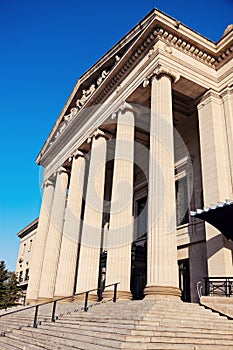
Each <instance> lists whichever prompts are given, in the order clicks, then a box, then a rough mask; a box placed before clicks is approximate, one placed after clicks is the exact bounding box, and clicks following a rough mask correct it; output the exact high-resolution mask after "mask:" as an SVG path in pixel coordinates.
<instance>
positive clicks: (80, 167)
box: [55, 152, 85, 297]
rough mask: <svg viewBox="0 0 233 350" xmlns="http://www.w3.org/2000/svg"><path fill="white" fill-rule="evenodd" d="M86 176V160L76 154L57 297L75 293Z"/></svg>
mask: <svg viewBox="0 0 233 350" xmlns="http://www.w3.org/2000/svg"><path fill="white" fill-rule="evenodd" d="M84 176H85V158H84V155H83V154H82V153H81V152H76V155H75V156H74V158H73V161H72V170H71V177H70V186H69V195H68V200H67V206H66V212H65V222H64V229H63V235H62V243H61V250H60V257H59V264H58V272H57V279H56V286H55V296H57V297H62V296H70V295H72V294H73V293H74V285H75V278H76V264H77V258H78V244H79V243H80V229H81V211H82V200H83V185H84Z"/></svg>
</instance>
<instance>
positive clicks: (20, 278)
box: [19, 271, 23, 282]
mask: <svg viewBox="0 0 233 350" xmlns="http://www.w3.org/2000/svg"><path fill="white" fill-rule="evenodd" d="M19 282H23V271H20V272H19Z"/></svg>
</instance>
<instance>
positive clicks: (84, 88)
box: [37, 10, 232, 164]
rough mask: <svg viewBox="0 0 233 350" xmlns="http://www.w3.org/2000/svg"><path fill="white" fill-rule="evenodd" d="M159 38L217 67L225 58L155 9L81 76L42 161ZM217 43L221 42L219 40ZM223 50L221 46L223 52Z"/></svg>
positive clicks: (210, 44)
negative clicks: (79, 119)
mask: <svg viewBox="0 0 233 350" xmlns="http://www.w3.org/2000/svg"><path fill="white" fill-rule="evenodd" d="M157 38H159V39H160V40H162V41H164V42H165V43H166V44H167V45H169V46H171V47H172V46H175V47H176V48H177V49H179V50H183V51H184V52H185V53H186V54H189V55H191V56H192V57H194V58H195V59H197V60H201V61H202V62H204V63H205V64H207V65H210V66H212V67H213V68H216V67H217V65H218V64H219V62H220V61H221V60H222V58H221V59H219V57H218V52H217V46H216V44H215V43H213V42H212V41H210V40H208V39H206V38H204V37H202V36H201V35H200V34H198V33H196V32H194V31H193V30H191V29H189V28H187V27H186V26H184V25H182V24H181V23H180V22H178V21H177V20H175V19H174V18H171V17H169V16H167V15H165V14H163V13H162V12H160V11H158V10H153V11H151V12H150V13H149V14H148V15H147V16H146V17H145V18H144V19H143V20H142V21H141V22H140V23H138V24H137V25H136V26H135V27H134V28H133V29H132V30H131V31H130V32H129V33H128V34H126V35H125V36H124V37H123V38H122V39H121V40H120V41H119V42H118V43H117V44H116V45H115V46H114V47H113V48H112V49H111V50H109V51H108V52H107V53H106V54H105V55H104V56H103V57H102V58H101V59H100V60H99V61H98V62H97V63H96V64H94V65H93V66H92V67H91V68H90V69H89V70H88V71H87V72H86V73H85V74H83V75H82V76H81V77H80V78H79V80H78V82H77V84H76V85H75V87H74V89H73V91H72V93H71V95H70V97H69V99H68V101H67V102H66V104H65V106H64V108H63V110H62V112H61V114H60V116H59V117H58V119H57V121H56V123H55V125H54V127H53V129H52V131H51V133H50V135H49V137H48V139H47V140H46V142H45V144H44V146H43V148H42V150H41V152H40V154H39V156H38V158H37V163H38V164H40V159H41V158H42V157H43V155H44V154H45V153H46V151H47V150H48V148H50V147H52V145H53V144H54V143H56V140H57V139H58V138H59V137H60V135H61V134H62V133H63V132H64V131H65V129H66V127H67V125H68V124H69V123H71V121H72V120H73V119H74V118H78V116H79V113H80V112H81V111H82V110H83V109H85V108H86V107H88V106H90V105H96V104H99V103H102V102H103V101H104V99H106V98H107V96H109V94H110V93H111V92H112V91H113V90H114V89H117V86H119V84H120V82H121V81H122V79H124V77H125V75H126V74H128V72H129V70H130V69H131V68H132V67H133V66H134V65H135V64H137V62H138V60H139V59H141V57H142V56H143V54H145V53H146V52H148V51H149V50H150V49H151V48H153V44H154V43H155V40H156V39H157ZM224 40H225V39H224ZM217 45H218V46H219V42H218V43H217ZM224 46H225V45H224ZM228 46H229V45H228ZM225 47H226V46H225ZM152 51H153V49H152ZM222 51H223V49H222V48H221V55H222ZM227 52H228V56H229V53H230V56H232V50H231V49H230V51H229V49H228V51H227ZM221 57H222V56H221Z"/></svg>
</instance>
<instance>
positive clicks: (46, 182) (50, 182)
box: [42, 178, 55, 188]
mask: <svg viewBox="0 0 233 350" xmlns="http://www.w3.org/2000/svg"><path fill="white" fill-rule="evenodd" d="M54 185H55V181H54V179H51V178H50V179H46V180H44V181H43V183H42V188H45V187H48V186H54Z"/></svg>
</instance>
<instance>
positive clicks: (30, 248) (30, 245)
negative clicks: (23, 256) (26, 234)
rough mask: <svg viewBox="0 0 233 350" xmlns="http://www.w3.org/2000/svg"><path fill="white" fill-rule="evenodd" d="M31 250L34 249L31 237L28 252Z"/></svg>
mask: <svg viewBox="0 0 233 350" xmlns="http://www.w3.org/2000/svg"><path fill="white" fill-rule="evenodd" d="M31 250H32V239H30V242H29V247H28V252H30V251H31Z"/></svg>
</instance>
